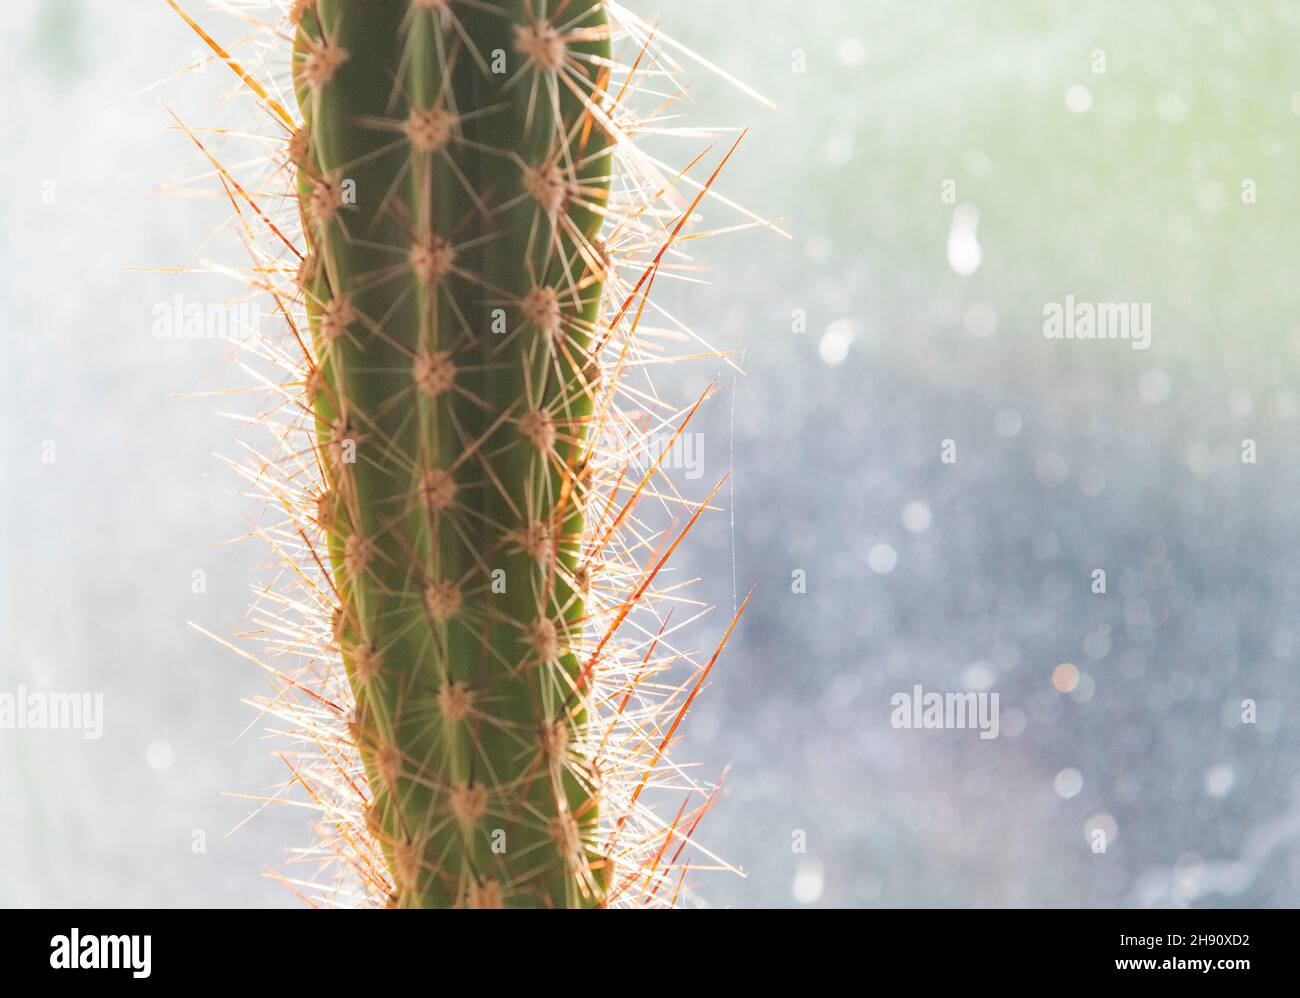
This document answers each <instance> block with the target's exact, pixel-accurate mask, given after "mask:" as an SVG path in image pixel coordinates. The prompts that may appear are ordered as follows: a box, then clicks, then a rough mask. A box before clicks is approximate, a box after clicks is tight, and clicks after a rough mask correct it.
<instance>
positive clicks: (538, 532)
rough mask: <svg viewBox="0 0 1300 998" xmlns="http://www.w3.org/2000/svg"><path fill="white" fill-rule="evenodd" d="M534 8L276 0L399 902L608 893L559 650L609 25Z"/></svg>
mask: <svg viewBox="0 0 1300 998" xmlns="http://www.w3.org/2000/svg"><path fill="white" fill-rule="evenodd" d="M553 6H555V7H556V10H555V11H554V12H553V13H552V16H550V17H548V16H547V15H546V11H545V9H544V7H545V4H544V3H542V2H541V0H538V2H529V0H521V2H507V0H496V2H488V0H475V2H473V3H461V2H456V0H365V2H362V0H317V2H315V3H300V4H298V5H297V6H296V7H295V9H294V10H293V16H294V19H295V22H296V25H297V35H296V41H295V58H294V83H295V90H296V92H297V96H298V100H299V106H300V108H301V109H302V113H303V119H304V123H303V126H302V129H301V130H300V131H299V132H298V133H296V134H295V135H294V137H293V138H292V139H291V156H292V157H293V158H294V159H295V162H296V165H297V168H298V176H299V183H298V188H299V200H300V205H301V210H302V222H303V231H304V233H305V234H306V236H307V240H308V245H309V247H310V251H309V253H308V254H307V256H306V258H305V260H304V263H303V266H302V269H301V275H300V285H301V289H302V292H303V295H304V297H305V302H306V309H307V315H308V318H309V322H310V326H311V331H312V341H313V346H314V355H315V358H316V364H315V367H314V369H313V371H312V372H311V373H310V376H309V377H308V378H307V379H306V390H307V392H308V393H309V395H310V399H309V401H310V404H311V406H312V408H313V410H314V412H315V416H316V428H317V437H318V441H319V450H320V455H321V461H322V464H323V467H324V468H325V481H326V483H327V485H328V488H327V490H325V491H322V493H321V495H320V496H319V500H318V509H319V512H318V516H317V522H318V525H319V526H320V527H321V528H322V529H323V530H324V531H325V534H326V536H327V538H328V546H329V552H330V560H331V563H332V575H333V580H334V588H335V590H336V594H337V600H338V610H337V618H336V626H335V635H334V636H335V639H336V640H337V642H338V644H339V647H340V650H341V652H342V655H343V659H344V662H345V664H346V666H347V670H348V675H349V678H350V681H351V684H352V688H353V693H354V696H355V703H356V706H355V711H354V716H353V717H352V719H351V724H350V729H351V733H352V736H353V738H354V739H355V742H356V745H357V746H358V748H359V749H360V752H361V756H362V759H363V760H364V762H365V766H366V771H367V774H368V777H369V784H370V797H371V803H370V808H369V813H368V815H367V821H368V825H369V831H370V832H371V834H372V835H374V836H375V838H376V839H377V840H378V841H379V842H380V843H381V844H382V846H383V850H384V854H385V856H386V858H387V861H388V866H389V870H390V873H391V879H392V882H393V885H394V887H393V895H394V896H393V902H394V903H395V904H398V905H403V906H439V907H442V906H468V907H495V906H501V905H523V906H557V907H559V906H563V907H574V906H583V905H591V904H599V903H601V901H602V899H603V896H604V890H605V888H604V883H605V875H604V870H603V867H604V863H603V861H602V859H601V857H600V855H599V852H598V850H597V849H596V847H595V843H594V829H595V828H596V825H597V808H598V803H599V792H600V773H599V772H598V771H597V769H596V767H595V766H593V765H592V761H591V759H590V757H589V755H588V752H587V747H586V740H587V737H586V736H587V731H586V725H585V717H586V713H587V704H588V699H589V696H590V687H589V684H588V683H587V682H586V677H585V676H584V674H583V666H582V663H581V662H580V661H579V659H578V657H577V653H576V649H577V648H578V647H579V646H580V644H581V631H582V628H583V626H584V600H583V595H584V590H586V589H587V588H588V587H589V585H590V569H589V568H588V567H587V566H586V565H585V563H583V538H584V513H583V511H584V507H585V505H586V502H587V496H588V490H589V488H590V482H589V480H588V476H587V475H586V474H585V467H584V465H585V462H586V460H587V458H588V456H589V442H588V422H589V418H590V414H591V410H592V400H593V397H594V393H595V373H596V371H597V367H596V365H595V364H594V362H593V360H592V356H591V354H590V352H589V349H590V343H591V340H592V337H593V334H594V332H595V323H596V321H597V317H598V315H599V306H600V298H601V293H602V288H603V280H604V268H605V259H604V256H603V254H602V252H601V251H600V249H599V248H598V247H597V245H596V244H595V242H594V240H595V238H596V235H597V232H598V230H599V228H600V225H601V221H602V217H603V208H604V201H605V199H606V196H607V191H608V185H609V178H608V175H609V154H608V151H607V148H606V147H607V143H608V139H607V135H606V131H605V125H604V124H603V123H602V122H600V121H597V120H596V118H595V115H594V113H593V110H594V109H595V108H597V107H598V105H599V102H600V100H601V99H602V94H601V92H600V87H599V83H598V77H599V66H600V64H601V61H602V59H601V57H602V56H603V55H604V53H606V52H607V50H608V32H607V29H606V27H605V19H604V16H603V12H602V10H601V6H600V4H593V3H591V2H588V0H582V2H560V3H556V4H554V5H553ZM561 8H563V10H562V11H561ZM502 56H504V59H502ZM498 60H500V61H502V62H504V63H505V65H506V66H507V67H508V71H507V72H505V73H493V72H492V68H491V63H492V62H496V61H498ZM485 69H486V71H485ZM562 75H564V76H571V77H573V78H574V79H577V80H578V81H579V82H580V84H581V83H585V87H586V90H585V92H577V93H575V92H571V91H570V90H569V89H568V86H567V85H566V84H565V83H562V82H561V79H560V78H561V76H562Z"/></svg>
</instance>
